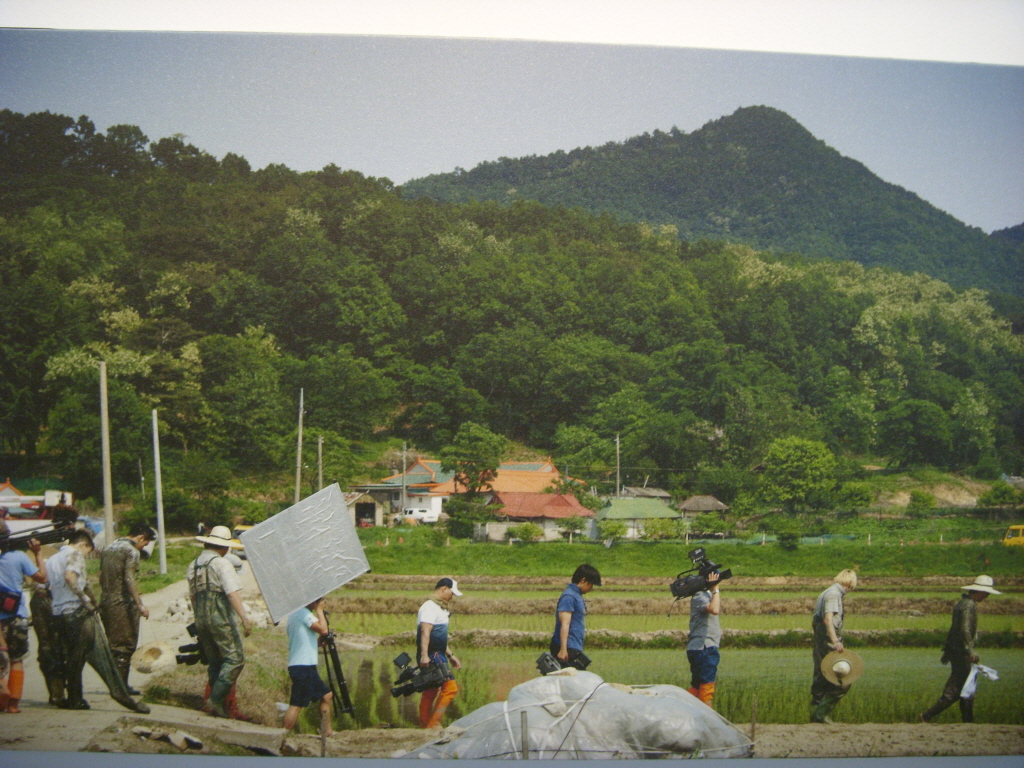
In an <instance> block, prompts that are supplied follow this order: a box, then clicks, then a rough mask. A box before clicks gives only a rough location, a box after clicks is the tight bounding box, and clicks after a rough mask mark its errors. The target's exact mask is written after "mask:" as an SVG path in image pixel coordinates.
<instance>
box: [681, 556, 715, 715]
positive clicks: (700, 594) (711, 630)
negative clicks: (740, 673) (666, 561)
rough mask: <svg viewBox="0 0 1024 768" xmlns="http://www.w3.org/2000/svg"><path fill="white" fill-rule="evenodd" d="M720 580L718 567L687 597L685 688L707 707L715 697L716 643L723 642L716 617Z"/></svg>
mask: <svg viewBox="0 0 1024 768" xmlns="http://www.w3.org/2000/svg"><path fill="white" fill-rule="evenodd" d="M721 579H722V575H721V574H720V573H719V572H718V571H717V570H716V571H712V572H711V573H709V574H708V575H707V576H706V577H705V581H706V582H707V586H706V587H705V588H704V589H701V590H699V591H697V592H696V593H695V594H694V595H693V599H691V600H690V640H689V642H688V643H687V644H686V659H687V661H689V662H690V687H689V689H688V690H689V692H690V693H691V694H693V695H694V696H696V697H697V698H698V699H700V700H701V701H702V702H704V703H705V704H707V705H708V706H709V707H710V706H711V700H712V699H713V698H714V696H715V680H716V678H717V677H718V659H719V656H718V646H719V644H720V643H721V642H722V625H721V624H720V623H719V620H718V614H720V613H721V612H722V598H721V595H720V582H721Z"/></svg>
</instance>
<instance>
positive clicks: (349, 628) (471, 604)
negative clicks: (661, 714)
mask: <svg viewBox="0 0 1024 768" xmlns="http://www.w3.org/2000/svg"><path fill="white" fill-rule="evenodd" d="M960 581H961V580H958V579H956V578H954V577H948V578H931V579H924V578H912V577H908V578H884V579H883V578H865V579H864V580H863V581H862V583H861V584H860V585H859V587H858V589H856V590H854V591H853V592H851V593H849V594H848V596H847V598H846V619H845V626H844V634H846V636H847V644H848V646H850V647H851V649H855V650H856V652H857V653H859V654H860V655H861V657H862V658H863V659H864V662H865V673H864V676H863V677H862V678H861V679H860V680H859V681H858V682H857V683H856V685H855V686H854V687H853V689H852V690H851V693H850V694H849V695H848V696H847V697H846V699H844V701H843V702H842V703H841V705H840V707H839V708H838V710H837V715H838V717H837V721H842V722H848V723H910V722H915V721H916V720H917V716H918V714H919V713H920V712H921V711H923V710H924V709H926V708H927V707H928V706H930V705H931V704H932V703H933V701H934V700H935V699H936V698H937V697H938V695H939V693H940V692H941V690H942V687H943V685H944V683H945V680H946V677H947V676H948V674H949V668H948V667H946V666H943V665H941V664H940V663H939V656H940V650H939V649H940V647H941V644H942V639H943V638H944V636H945V633H946V631H947V629H948V628H949V622H950V610H951V609H952V606H953V604H954V603H955V602H956V600H957V599H958V597H959V591H960V590H959V588H960V586H963V585H962V584H960ZM607 582H611V583H606V586H604V587H601V588H599V589H595V590H594V591H592V592H591V593H590V594H589V595H587V600H586V602H587V609H588V615H587V631H588V646H587V648H588V653H589V655H590V656H591V657H592V658H593V659H594V663H593V664H592V666H591V667H590V671H592V672H595V673H597V674H598V675H600V676H601V677H603V678H604V679H605V680H606V681H608V682H615V683H623V684H628V685H651V684H658V683H668V684H672V685H678V686H681V687H684V688H685V687H688V686H689V682H690V681H689V668H688V665H687V662H686V655H685V651H684V648H685V637H686V631H687V630H688V626H689V603H688V601H685V600H683V601H679V602H677V603H673V599H672V596H671V594H670V593H669V591H668V588H667V585H668V582H667V581H666V580H663V579H656V578H630V579H626V578H623V579H619V580H615V581H613V580H612V579H607ZM830 582H831V580H830V579H818V578H783V579H777V578H775V579H773V578H736V579H734V580H732V581H730V582H727V583H725V584H724V585H723V590H722V593H723V595H722V596H723V601H722V605H723V613H722V617H721V622H722V627H723V630H725V637H724V638H723V642H722V663H721V666H720V668H719V683H718V693H717V697H716V700H715V709H716V710H718V711H719V712H721V713H722V714H723V715H724V716H725V717H726V718H728V719H729V720H731V721H733V722H742V723H745V722H749V721H750V720H751V718H752V716H753V708H754V701H755V699H756V701H757V715H756V718H757V721H758V722H762V723H780V724H783V723H793V724H798V723H806V722H807V718H808V702H809V697H810V693H809V689H810V681H811V651H810V633H809V630H810V615H811V611H812V609H813V605H814V600H815V598H816V596H817V594H818V593H819V592H820V591H821V590H822V589H824V588H825V587H826V586H827V585H828V584H829V583H830ZM1003 582H1006V583H1005V584H1004V583H1003ZM564 583H565V582H564V580H563V579H558V578H523V577H521V578H515V577H500V576H469V577H465V578H463V579H460V588H461V589H462V590H463V592H464V596H463V597H462V598H457V599H456V600H455V601H454V602H453V612H452V623H451V632H452V635H451V637H452V640H451V646H452V648H453V650H454V651H455V652H456V654H457V655H458V656H459V658H460V659H461V660H462V662H463V669H462V670H460V671H459V672H458V673H457V680H458V682H459V686H460V692H459V695H458V697H457V699H456V703H455V704H454V705H453V706H452V708H451V709H450V710H449V715H448V716H447V718H446V722H450V721H451V720H454V719H457V718H458V717H460V716H461V715H463V714H466V713H468V712H471V711H473V710H475V709H476V708H478V707H480V706H483V705H484V704H487V703H489V702H492V701H500V700H502V699H504V698H505V697H506V696H507V694H508V691H509V690H510V689H511V688H512V687H513V686H515V685H518V684H519V683H522V682H524V681H526V680H528V679H530V678H532V677H535V676H536V675H537V674H538V672H537V670H536V659H537V657H538V656H539V655H540V653H541V652H542V651H543V650H546V645H547V638H548V637H549V636H550V633H551V631H552V629H553V626H554V617H553V614H554V608H555V603H556V601H557V597H558V595H559V593H560V592H561V589H562V587H563V586H564ZM1000 584H1001V586H1002V587H1004V589H1003V591H1004V594H1002V595H998V596H996V595H993V596H991V597H989V598H988V599H987V600H986V601H985V602H984V603H982V604H981V606H980V615H979V624H980V627H981V635H980V637H979V643H978V646H979V654H980V655H981V658H982V661H983V663H985V664H987V665H988V666H991V667H993V668H995V669H997V670H998V671H999V673H1000V676H1001V679H1000V680H998V681H988V680H985V681H983V682H982V683H981V684H980V691H979V694H978V697H977V704H976V717H977V720H978V721H979V722H987V723H1002V724H1017V725H1020V724H1024V697H1021V696H1020V691H1021V690H1024V583H1020V584H1019V583H1015V581H1014V580H1011V579H1003V580H1002V581H1001V582H1000ZM432 586H433V584H432V582H431V579H430V578H427V577H417V576H402V575H380V574H376V575H368V576H367V577H365V578H361V579H359V580H357V581H356V582H354V583H352V584H350V585H347V586H346V587H344V588H342V589H340V590H338V591H336V592H335V593H333V594H332V595H331V596H330V597H329V600H328V603H329V608H330V610H331V612H332V618H331V623H332V626H333V627H334V628H335V630H337V631H338V632H340V633H342V635H341V637H342V638H348V639H349V640H351V641H352V642H353V643H355V644H359V643H362V644H364V646H365V645H372V646H373V647H366V648H365V649H362V650H349V651H345V652H344V653H343V655H342V658H343V664H344V666H345V671H346V674H347V675H348V676H349V680H350V686H351V688H352V690H353V695H354V700H355V702H356V715H355V717H354V719H351V725H352V726H353V727H356V726H358V727H364V728H366V727H377V726H379V725H380V724H381V723H389V724H392V725H396V726H401V727H406V726H414V725H415V722H416V711H415V698H416V697H410V698H409V699H405V698H398V699H394V698H392V696H391V694H390V692H389V688H390V686H391V684H392V681H393V679H394V675H395V673H396V670H395V668H394V666H393V665H392V662H391V660H392V659H393V658H394V657H395V656H397V655H398V654H399V653H401V652H402V651H411V650H412V648H413V642H414V635H413V630H414V627H415V612H416V609H417V608H418V607H419V605H420V603H421V602H422V601H423V600H424V599H426V597H427V596H428V595H429V593H430V591H431V588H432ZM744 633H746V634H748V635H749V634H750V633H766V634H769V633H770V634H776V635H780V636H781V639H780V641H779V645H778V646H777V647H776V646H774V645H773V646H772V647H756V646H757V644H758V642H759V640H758V638H761V637H762V635H761V634H756V636H755V637H754V639H753V641H752V643H753V647H752V646H751V643H744V642H742V638H741V637H739V635H743V634H744ZM650 635H657V636H658V637H657V640H656V642H658V643H659V644H658V645H657V647H650V643H647V644H644V643H645V642H646V641H647V640H649V636H650ZM638 638H639V639H641V640H644V642H639V641H638V640H637V639H638ZM460 643H461V644H460ZM502 644H504V645H506V646H507V647H500V648H495V647H485V646H487V645H502ZM631 644H632V645H634V646H635V647H629V646H630V645H631ZM346 719H348V718H346ZM940 721H941V722H954V721H959V714H958V712H957V710H956V708H955V707H954V708H952V709H951V710H950V711H949V712H947V713H945V714H944V715H943V716H942V717H941V718H940Z"/></svg>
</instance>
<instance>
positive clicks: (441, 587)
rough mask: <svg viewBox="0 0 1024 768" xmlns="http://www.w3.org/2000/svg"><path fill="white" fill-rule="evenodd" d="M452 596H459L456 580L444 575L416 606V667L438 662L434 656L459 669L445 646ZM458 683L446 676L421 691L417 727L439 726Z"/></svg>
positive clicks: (446, 644) (452, 655)
mask: <svg viewBox="0 0 1024 768" xmlns="http://www.w3.org/2000/svg"><path fill="white" fill-rule="evenodd" d="M453 597H462V593H461V592H460V591H459V585H458V582H456V581H455V579H450V578H448V577H445V578H443V579H440V580H439V581H438V582H437V585H436V586H435V587H434V593H433V594H432V595H431V596H430V598H429V599H428V600H427V601H426V602H425V603H423V605H421V606H420V610H419V613H418V614H417V615H416V659H417V662H418V663H419V665H420V667H428V666H430V664H431V663H432V662H435V663H437V662H441V661H442V659H441V658H438V657H447V659H448V661H449V662H451V666H452V667H454V668H455V669H459V668H460V667H461V666H462V664H461V663H460V662H459V660H458V659H457V658H456V657H455V654H453V653H452V652H451V650H450V649H449V648H448V622H449V621H450V619H451V603H452V598H453ZM458 692H459V686H458V684H456V682H455V680H454V679H453V678H449V679H447V680H445V681H444V683H443V684H442V685H441V686H440V687H439V688H430V689H428V690H426V691H423V695H422V697H421V698H420V726H422V727H423V728H440V727H441V718H442V717H443V716H444V713H445V710H446V709H448V705H449V704H451V702H452V699H454V698H455V694H457V693H458Z"/></svg>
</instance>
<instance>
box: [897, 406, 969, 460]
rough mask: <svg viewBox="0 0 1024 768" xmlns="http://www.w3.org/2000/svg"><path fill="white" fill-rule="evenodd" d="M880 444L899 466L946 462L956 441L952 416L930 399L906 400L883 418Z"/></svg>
mask: <svg viewBox="0 0 1024 768" xmlns="http://www.w3.org/2000/svg"><path fill="white" fill-rule="evenodd" d="M879 439H880V447H881V449H882V450H883V451H885V453H887V454H888V456H889V458H890V459H892V460H893V461H895V462H896V463H897V465H898V466H900V467H905V466H909V465H915V464H932V465H935V466H947V465H948V464H949V461H950V451H951V450H952V445H953V431H952V424H951V423H950V419H949V416H947V415H946V412H945V411H944V410H942V408H941V407H940V406H938V405H936V404H935V403H932V402H929V401H928V400H903V401H901V402H899V403H897V404H896V405H894V406H893V407H892V408H890V409H889V410H888V411H886V412H885V413H884V414H883V416H882V419H881V424H880V429H879Z"/></svg>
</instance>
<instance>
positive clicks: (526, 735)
mask: <svg viewBox="0 0 1024 768" xmlns="http://www.w3.org/2000/svg"><path fill="white" fill-rule="evenodd" d="M519 733H520V735H521V736H522V737H523V760H529V759H530V731H529V729H528V728H527V726H526V710H525V709H524V710H523V711H522V712H520V713H519Z"/></svg>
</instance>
